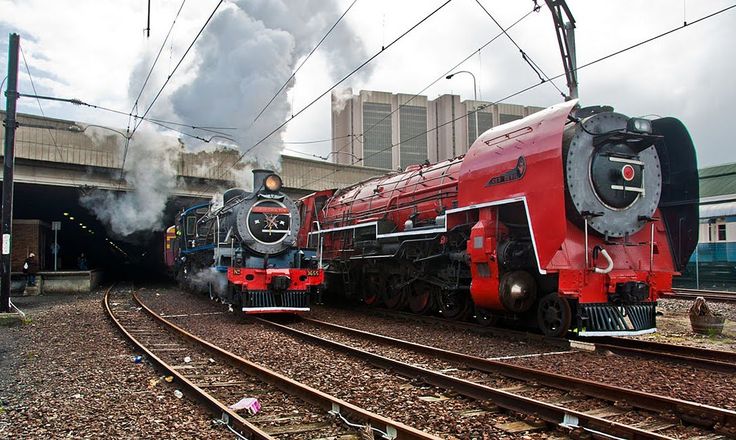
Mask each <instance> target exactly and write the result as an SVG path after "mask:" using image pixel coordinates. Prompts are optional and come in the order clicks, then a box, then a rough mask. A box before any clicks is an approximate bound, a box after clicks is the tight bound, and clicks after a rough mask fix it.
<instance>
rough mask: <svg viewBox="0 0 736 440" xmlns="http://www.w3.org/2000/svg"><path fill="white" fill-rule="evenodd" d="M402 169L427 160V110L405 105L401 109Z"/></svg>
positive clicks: (400, 140)
mask: <svg viewBox="0 0 736 440" xmlns="http://www.w3.org/2000/svg"><path fill="white" fill-rule="evenodd" d="M399 143H400V144H401V160H400V166H401V168H406V167H407V166H409V165H412V164H419V163H422V162H424V161H425V160H427V108H426V107H420V106H417V105H405V106H403V107H401V108H400V109H399Z"/></svg>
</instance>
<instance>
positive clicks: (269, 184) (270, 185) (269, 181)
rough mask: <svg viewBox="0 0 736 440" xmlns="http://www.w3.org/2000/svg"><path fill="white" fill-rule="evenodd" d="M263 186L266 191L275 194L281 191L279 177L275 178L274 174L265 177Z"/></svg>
mask: <svg viewBox="0 0 736 440" xmlns="http://www.w3.org/2000/svg"><path fill="white" fill-rule="evenodd" d="M263 184H264V185H265V186H266V189H267V190H269V191H273V192H277V191H279V190H281V177H279V176H277V175H276V174H271V175H270V176H268V177H266V180H264V181H263Z"/></svg>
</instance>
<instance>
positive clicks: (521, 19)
mask: <svg viewBox="0 0 736 440" xmlns="http://www.w3.org/2000/svg"><path fill="white" fill-rule="evenodd" d="M537 11H538V9H532V10H531V11H529V12H527V13H525V14H524V15H522V16H521V17H519V18H518V19H517V20H516V21H515V22H513V23H512V24H511V25H510V26H509V27H507V28H506V30H509V29H511V28H513V27H514V26H516V25H517V24H519V23H521V22H522V21H524V20H525V19H526V18H527V17H529V16H530V15H531V14H532V12H537ZM502 35H503V32H499V33H498V34H496V35H495V36H494V37H493V38H491V39H490V40H488V41H486V42H485V43H484V44H483V45H481V46H480V47H479V48H478V49H475V50H474V51H473V52H471V53H470V54H468V56H466V57H465V58H463V59H462V60H460V61H459V62H457V63H456V64H455V65H454V66H452V67H450V68H449V69H448V70H447V71H445V73H443V74H441V75H439V76H438V77H437V78H436V79H435V80H434V81H432V82H430V83H429V84H427V85H426V86H425V87H424V88H423V89H422V90H420V91H419V92H417V93H415V94H414V95H413V96H412V97H411V98H409V99H408V100H406V101H405V102H403V103H402V104H401V105H399V106H398V107H396V109H394V110H392V111H391V112H390V113H388V114H386V115H385V116H383V117H382V118H381V119H379V120H378V121H376V122H374V123H373V125H371V126H370V127H368V128H367V129H366V130H364V131H363V132H362V133H361V134H359V135H350V136H351V137H353V136H355V137H358V138H362V137H364V136H365V135H366V134H367V133H368V132H370V131H371V130H373V129H374V128H375V127H377V126H378V125H379V124H380V123H381V122H383V121H385V120H386V119H388V118H390V117H391V116H393V114H394V113H396V112H397V111H399V110H401V108H403V107H405V106H407V105H409V104H410V103H411V102H412V101H414V99H415V98H417V97H419V96H421V95H422V93H424V92H425V91H426V90H427V89H428V88H430V87H432V86H433V85H435V84H436V83H437V82H439V81H441V80H442V79H444V78H445V77H446V76H447V74H449V73H450V72H452V71H453V70H455V69H457V68H458V67H459V66H460V65H462V64H463V63H464V62H466V61H468V60H469V59H470V58H471V57H472V56H473V55H475V54H476V53H480V52H481V51H482V50H483V49H485V48H486V47H488V46H489V45H490V44H491V43H493V42H494V41H496V40H497V39H498V38H500V37H501V36H502ZM348 145H350V142H348V143H346V144H345V145H343V146H342V147H340V148H338V149H337V151H336V152H335V153H336V154H337V153H340V152H342V151H343V150H344V149H345V148H346V147H347V146H348Z"/></svg>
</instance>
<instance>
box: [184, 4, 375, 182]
mask: <svg viewBox="0 0 736 440" xmlns="http://www.w3.org/2000/svg"><path fill="white" fill-rule="evenodd" d="M341 13H342V11H341V10H340V7H338V6H337V5H336V2H335V1H334V0H294V1H289V2H282V1H265V0H261V1H252V0H248V1H245V0H241V1H235V2H234V3H231V4H228V5H227V6H223V9H222V10H221V11H220V12H219V13H218V14H217V15H216V16H215V17H214V18H213V20H212V22H211V23H210V25H209V26H208V28H207V30H206V32H205V33H204V34H203V35H202V37H200V40H199V41H198V42H197V55H198V60H197V62H198V65H197V75H196V78H194V79H192V80H190V81H187V83H186V84H183V85H181V86H180V87H179V88H178V89H177V90H176V92H175V93H174V94H173V95H172V97H171V111H172V112H173V113H174V115H173V116H174V117H176V118H178V119H179V120H183V121H196V122H197V123H198V124H200V125H209V126H220V127H222V126H227V127H235V128H236V130H234V131H231V132H229V133H231V134H232V136H233V138H234V139H235V141H236V143H237V144H238V146H239V148H240V149H241V151H245V150H246V149H248V148H249V147H250V146H252V145H253V144H255V143H256V142H258V141H259V140H260V139H261V138H262V137H263V136H265V135H267V134H268V133H269V132H271V131H272V130H273V129H275V128H276V127H278V126H279V125H280V124H281V123H282V122H283V121H285V120H286V119H287V118H288V117H289V116H290V115H291V113H292V112H295V111H298V110H299V109H298V108H297V109H291V108H290V104H289V102H288V98H287V92H288V91H289V90H290V89H291V88H292V87H298V86H299V85H298V84H297V83H295V82H294V81H291V82H290V83H289V85H287V87H286V88H285V90H284V91H282V92H281V93H280V94H279V96H278V97H276V99H275V100H274V101H273V102H272V103H271V104H270V106H269V107H268V109H266V111H265V112H264V113H263V114H262V115H261V116H260V118H258V120H257V121H256V122H253V121H254V120H255V119H256V116H257V115H258V113H259V112H260V111H261V110H262V109H263V107H264V106H265V105H266V103H268V101H269V100H270V99H271V98H272V96H273V95H274V93H275V92H276V91H277V90H278V89H279V88H280V87H281V86H282V85H283V84H284V82H285V81H287V80H288V79H289V77H290V76H291V73H292V72H293V71H294V70H295V69H296V67H297V65H298V63H299V62H300V60H301V59H302V58H303V57H305V56H306V55H307V54H308V53H309V52H310V51H311V50H312V48H313V47H314V45H315V44H317V42H318V41H319V40H320V39H321V38H322V37H323V36H324V34H325V32H326V31H327V30H328V29H329V28H330V27H331V26H332V25H333V24H334V22H335V21H337V19H338V17H339V16H340V14H341ZM362 47H363V46H362V44H361V42H360V41H359V40H358V39H357V37H356V36H355V35H354V34H353V32H352V31H351V29H350V27H349V25H348V23H347V21H342V22H341V23H340V24H339V25H338V26H337V27H336V28H335V29H334V30H333V32H332V34H330V36H329V37H328V38H327V39H326V40H325V41H324V42H323V43H322V46H321V47H320V48H319V53H321V54H322V55H323V56H324V57H326V58H327V59H329V66H330V72H329V73H330V74H331V76H333V77H338V76H343V75H345V74H346V73H347V72H350V71H351V70H352V69H353V68H355V67H356V66H357V65H359V64H360V63H361V62H362V61H364V60H365V58H367V56H366V53H365V51H364V50H363V49H362ZM361 74H362V75H368V74H369V71H367V70H366V71H363V72H362V73H361ZM320 92H321V90H320V91H317V90H309V91H305V92H304V95H306V96H309V97H311V96H314V97H316V96H317V95H318V93H320ZM310 99H311V98H310ZM325 99H329V96H328V97H326V98H325ZM324 117H325V119H327V118H329V115H328V114H325V115H324ZM281 135H282V133H281V132H277V133H275V134H274V135H273V136H272V137H271V138H269V142H267V143H265V144H262V145H260V146H259V147H257V148H255V149H254V150H252V151H251V152H249V153H248V155H247V156H246V157H245V158H244V159H245V160H247V161H250V162H255V163H257V164H258V166H259V167H266V168H275V169H278V168H279V158H280V153H281V149H282V148H281Z"/></svg>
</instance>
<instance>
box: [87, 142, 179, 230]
mask: <svg viewBox="0 0 736 440" xmlns="http://www.w3.org/2000/svg"><path fill="white" fill-rule="evenodd" d="M167 141H168V143H167ZM179 151H180V148H179V145H178V143H177V142H176V141H173V142H172V140H170V139H167V138H165V137H163V136H160V135H157V134H155V133H151V132H147V131H141V132H138V133H136V139H135V140H134V141H131V143H130V147H129V148H128V157H127V160H126V164H125V169H126V174H125V182H126V184H127V186H128V187H130V188H132V191H130V192H124V193H114V192H110V191H94V192H92V193H89V194H86V195H83V196H81V197H80V199H79V201H80V203H81V204H82V206H84V207H85V208H87V209H88V210H90V211H92V212H93V213H94V214H95V216H97V218H98V219H100V220H101V221H102V222H103V223H105V224H106V225H108V226H109V227H110V229H111V230H112V232H113V233H115V234H116V235H118V236H122V237H125V236H128V235H130V234H133V233H134V232H137V231H144V230H154V231H155V230H161V229H162V228H163V224H162V218H163V213H164V208H165V207H166V201H167V199H168V197H169V195H170V194H171V192H172V190H173V189H174V188H175V187H176V168H175V166H174V163H175V159H176V158H178V155H179Z"/></svg>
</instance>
